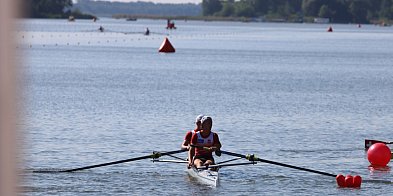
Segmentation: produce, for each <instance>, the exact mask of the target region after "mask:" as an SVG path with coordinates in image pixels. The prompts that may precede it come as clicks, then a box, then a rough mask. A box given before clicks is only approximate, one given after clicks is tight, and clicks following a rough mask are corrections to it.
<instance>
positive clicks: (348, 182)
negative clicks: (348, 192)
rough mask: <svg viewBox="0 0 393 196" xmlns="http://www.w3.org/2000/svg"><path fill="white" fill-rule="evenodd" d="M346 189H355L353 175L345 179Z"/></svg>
mask: <svg viewBox="0 0 393 196" xmlns="http://www.w3.org/2000/svg"><path fill="white" fill-rule="evenodd" d="M345 187H353V177H352V176H351V175H347V176H346V177H345Z"/></svg>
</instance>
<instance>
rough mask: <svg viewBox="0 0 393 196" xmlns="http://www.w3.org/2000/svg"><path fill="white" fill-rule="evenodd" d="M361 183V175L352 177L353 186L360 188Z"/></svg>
mask: <svg viewBox="0 0 393 196" xmlns="http://www.w3.org/2000/svg"><path fill="white" fill-rule="evenodd" d="M361 185H362V177H360V176H357V175H356V176H354V177H353V187H356V188H360V186H361Z"/></svg>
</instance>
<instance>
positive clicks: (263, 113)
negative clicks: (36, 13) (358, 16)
mask: <svg viewBox="0 0 393 196" xmlns="http://www.w3.org/2000/svg"><path fill="white" fill-rule="evenodd" d="M175 23H176V26H177V27H178V28H177V29H176V30H172V31H169V30H166V29H165V25H166V21H164V20H138V21H135V22H127V21H125V20H114V19H101V20H99V21H97V22H96V23H93V22H92V21H90V20H89V21H88V20H77V21H76V22H67V21H65V20H23V21H19V23H18V24H19V30H18V33H17V34H16V36H17V37H18V39H19V40H20V42H21V43H20V46H19V47H18V48H19V50H20V56H21V57H20V58H23V61H24V66H23V68H24V69H23V71H24V74H25V78H24V79H25V83H26V88H25V91H24V97H25V99H26V101H25V105H26V107H25V119H24V122H23V130H24V132H25V145H24V149H25V150H24V152H23V155H24V159H25V163H24V168H25V169H26V172H24V173H23V176H24V182H23V183H22V185H21V186H22V188H23V190H24V194H25V195H188V194H191V195H250V194H255V195H359V194H361V195H391V194H393V186H392V183H390V181H393V176H392V174H391V171H390V168H385V169H384V170H382V171H381V170H374V169H372V168H369V162H368V160H367V158H366V155H365V151H364V139H366V138H368V139H381V140H386V141H389V140H392V139H393V136H392V133H393V132H392V128H393V104H392V100H393V55H392V54H393V28H391V27H379V26H372V25H363V26H362V27H361V28H358V27H357V25H337V24H334V25H332V26H333V30H334V32H333V33H328V32H326V29H327V28H328V25H325V24H323V25H318V24H278V23H237V22H202V21H175ZM99 26H103V27H104V28H105V31H104V32H103V33H100V32H98V30H97V29H98V28H99ZM146 27H148V28H149V29H150V32H151V35H150V36H144V35H143V32H144V30H145V28H146ZM166 36H168V38H169V40H170V41H171V42H172V44H173V45H174V47H175V48H176V53H174V54H160V53H158V48H159V46H160V45H161V43H162V41H163V40H164V38H165V37H166ZM22 56H23V57H22ZM201 113H202V114H206V115H210V116H212V118H213V122H214V123H213V129H214V130H215V131H216V132H217V133H218V134H219V136H220V140H221V142H222V144H223V150H227V151H231V152H237V153H242V154H247V153H252V154H257V155H258V156H259V157H261V158H264V159H268V160H274V161H278V162H283V163H287V164H291V165H295V166H301V167H305V168H311V169H315V170H318V171H325V172H329V173H332V174H339V173H342V174H344V175H346V174H351V175H361V176H362V177H363V179H364V180H371V181H368V182H364V183H363V184H362V188H361V189H347V188H344V189H343V188H337V185H336V182H335V179H334V178H332V177H329V176H322V175H318V174H313V173H309V172H303V171H299V170H294V169H290V168H285V167H280V166H275V165H269V164H264V163H260V164H257V165H255V166H252V165H251V166H238V167H228V168H223V169H221V170H220V171H221V173H220V175H221V179H220V180H221V181H220V185H219V186H218V187H209V186H206V185H203V184H200V183H198V182H196V181H195V179H193V178H191V177H189V176H188V174H187V172H186V168H185V166H184V165H181V164H180V165H179V164H172V163H152V162H151V161H150V160H149V159H146V160H141V161H136V162H130V163H124V164H117V165H112V166H107V167H100V168H95V169H90V170H85V171H81V172H75V173H32V171H42V170H61V169H68V168H75V167H82V166H87V165H94V164H98V163H105V162H110V161H116V160H122V159H128V158H132V157H138V156H144V155H148V154H150V153H151V152H153V151H173V150H178V149H179V147H180V144H181V142H182V141H183V138H184V136H185V133H186V131H187V130H190V129H193V127H194V125H193V122H194V119H195V117H196V116H197V115H198V114H201ZM179 156H180V157H185V156H186V154H185V153H183V154H179ZM164 158H165V157H164ZM230 158H231V157H228V156H225V155H223V156H221V157H217V158H216V160H218V161H223V160H227V159H230ZM390 165H391V164H390ZM373 180H382V181H383V182H379V183H377V182H376V181H373Z"/></svg>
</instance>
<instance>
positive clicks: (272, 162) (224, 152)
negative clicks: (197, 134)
mask: <svg viewBox="0 0 393 196" xmlns="http://www.w3.org/2000/svg"><path fill="white" fill-rule="evenodd" d="M221 153H223V154H227V155H231V156H236V157H241V158H245V159H248V160H249V158H250V157H249V156H246V155H242V154H237V153H233V152H227V151H221ZM250 161H260V162H264V163H269V164H273V165H279V166H282V167H288V168H292V169H298V170H302V171H308V172H312V173H317V174H321V175H325V176H331V177H336V175H334V174H331V173H327V172H322V171H317V170H313V169H307V168H303V167H298V166H294V165H289V164H285V163H280V162H276V161H270V160H266V159H260V158H254V159H253V160H250Z"/></svg>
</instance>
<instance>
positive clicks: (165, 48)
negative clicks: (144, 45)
mask: <svg viewBox="0 0 393 196" xmlns="http://www.w3.org/2000/svg"><path fill="white" fill-rule="evenodd" d="M158 52H164V53H173V52H175V48H174V47H173V46H172V44H171V42H169V39H168V38H167V37H166V38H165V40H164V41H163V42H162V44H161V46H160V48H159V49H158Z"/></svg>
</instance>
